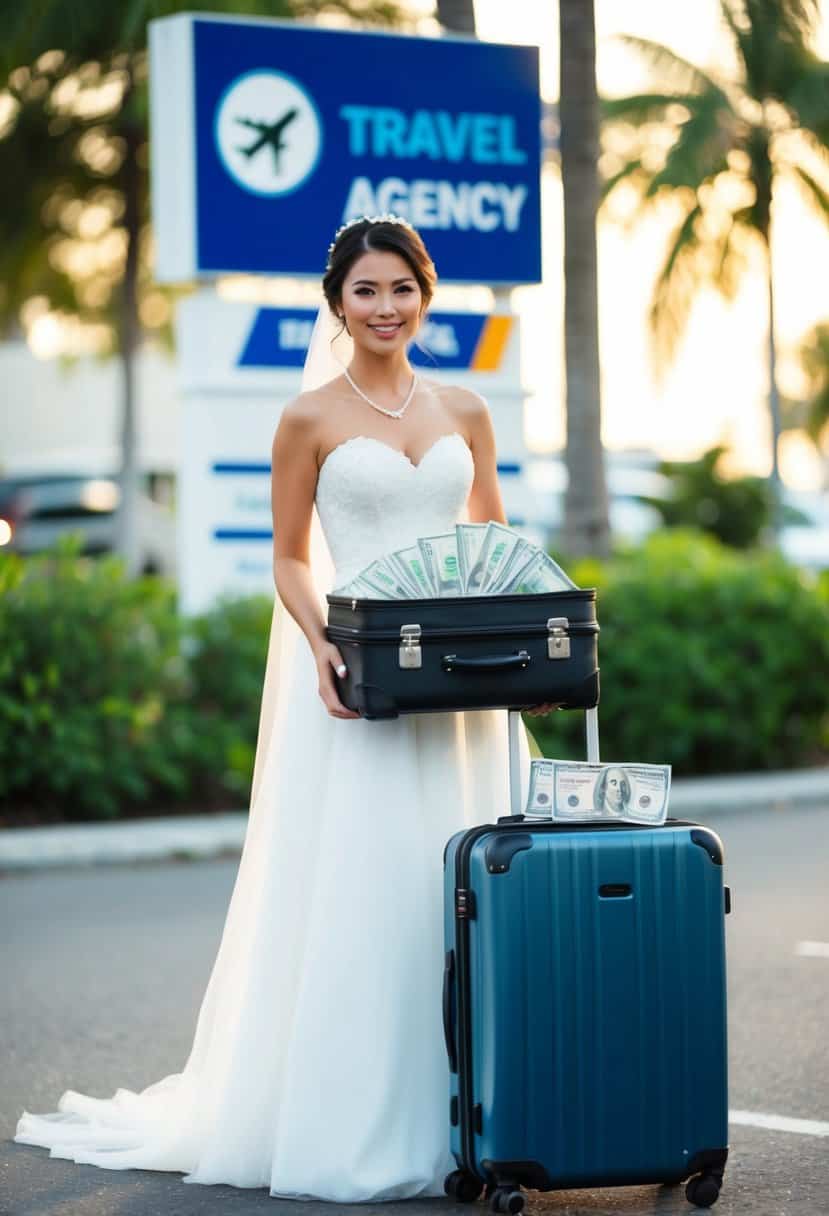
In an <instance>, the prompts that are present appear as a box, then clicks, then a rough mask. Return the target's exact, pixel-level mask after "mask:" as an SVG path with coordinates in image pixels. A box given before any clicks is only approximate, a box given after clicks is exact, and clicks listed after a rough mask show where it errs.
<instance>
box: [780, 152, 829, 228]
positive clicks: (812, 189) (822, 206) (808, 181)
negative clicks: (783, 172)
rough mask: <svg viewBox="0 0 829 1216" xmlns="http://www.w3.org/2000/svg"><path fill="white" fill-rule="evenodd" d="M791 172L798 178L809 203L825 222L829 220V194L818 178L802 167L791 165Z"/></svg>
mask: <svg viewBox="0 0 829 1216" xmlns="http://www.w3.org/2000/svg"><path fill="white" fill-rule="evenodd" d="M789 170H790V172H791V173H793V174H794V176H795V177H796V178H797V180H798V182H799V183H800V186H801V187H802V189H803V193H804V194H805V195H806V198H807V199H808V201H809V202H810V203H811V204H812V206H813V207H815V208H816V210H817V211H819V212H820V213H821V215H822V216H823V218H824V219H825V220H829V193H828V192H827V191H826V190H824V188H823V186H821V184H820V182H819V181H818V180H817V178H815V177H813V176H812V174H811V173H810V172H809V171H808V169H804V168H803V166H802V165H790V166H789Z"/></svg>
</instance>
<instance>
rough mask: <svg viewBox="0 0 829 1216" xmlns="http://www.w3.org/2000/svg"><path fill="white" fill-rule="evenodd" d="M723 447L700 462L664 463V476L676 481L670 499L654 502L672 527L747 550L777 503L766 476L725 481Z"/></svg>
mask: <svg viewBox="0 0 829 1216" xmlns="http://www.w3.org/2000/svg"><path fill="white" fill-rule="evenodd" d="M726 450H727V449H726V448H725V447H723V446H722V445H720V446H718V447H713V448H710V449H709V450H708V451H707V452H704V453H703V454H702V456H700V457H699V459H698V460H678V461H672V460H664V461H662V463H661V464H660V465H659V471H660V473H662V474H664V476H665V477H667V478H669V480H670V482H671V495H670V497H669V498H665V499H663V498H649V497H646V496H644V495H643V496H642V501H643V502H646V503H649V504H650V506H652V507H655V508H656V510H657V511H659V513H660V515H661V516H662V519H663V520H664V522H665V525H666V526H667V527H669V528H699V529H701V530H702V531H704V532H708V533H710V534H711V535H712V536H715V537H716V538H717V539H718V540H721V541H722V542H723V543H724V544H726V545H733V546H734V547H735V548H737V549H746V548H749V547H750V546H751V545H755V544H757V542H758V541H759V540H760V539H761V537H762V536H763V535H764V533H765V532H766V531H767V530H768V528H769V526H770V524H771V520H772V512H773V504H774V500H773V497H772V492H771V487H770V483H769V481H768V480H767V479H766V478H764V477H731V478H726V477H723V476H721V474H720V472H719V466H720V464H721V462H722V458H723V456H724V455H725V453H726Z"/></svg>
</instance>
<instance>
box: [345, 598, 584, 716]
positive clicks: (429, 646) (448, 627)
mask: <svg viewBox="0 0 829 1216" xmlns="http://www.w3.org/2000/svg"><path fill="white" fill-rule="evenodd" d="M327 600H328V625H327V629H326V634H327V637H328V639H329V641H331V642H336V644H337V646H338V647H339V649H340V651H341V653H342V656H343V659H344V661H345V663H346V667H347V674H346V676H345V677H344V678H342V679H339V678H338V679H337V691H338V693H339V696H340V700H341V701H342V702H343V704H344V705H347V706H348V708H349V709H354V710H357V711H358V712H359V713H360V714H361V715H362V716H363V717H365V718H396V717H397V716H398V715H399V714H401V713H439V712H445V711H450V710H464V709H487V708H496V707H500V706H505V705H506V706H512V707H514V708H516V709H520V708H524V709H526V708H529V707H530V706H531V705H539V704H542V703H543V702H548V701H549V702H555V703H559V704H562V705H563V706H565V707H566V708H568V709H587V708H590V707H592V706H595V705H596V704H597V703H598V700H599V667H598V659H597V635H598V632H599V626H598V623H597V621H596V592H595V589H588V590H572V591H551V592H543V593H541V594H537V595H479V596H447V597H443V598H434V599H412V600H381V599H376V600H371V599H352V598H350V597H346V596H340V595H328V596H327Z"/></svg>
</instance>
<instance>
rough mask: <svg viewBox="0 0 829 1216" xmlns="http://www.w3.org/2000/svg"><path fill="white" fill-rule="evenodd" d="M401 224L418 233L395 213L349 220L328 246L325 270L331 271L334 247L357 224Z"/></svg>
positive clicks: (404, 218)
mask: <svg viewBox="0 0 829 1216" xmlns="http://www.w3.org/2000/svg"><path fill="white" fill-rule="evenodd" d="M366 222H368V223H369V224H400V225H401V227H403V228H408V229H409V230H410V231H411V232H416V231H417V230H416V228H415V226H414V224H411V223H409V221H408V220H407V219H406V217H405V216H403V215H396V214H395V213H394V211H384V212H383V214H382V215H358V216H357V217H356V219H353V220H349V221H348V223H347V224H341V225H340V227H339V228H338V229H337V231H336V232H335V233H334V239H333V241H332V242H331V244H330V245H329V246H328V260H327V261H326V263H325V269H326V270H330V269H331V255H332V253H333V252H334V246H335V245H336V244H337V241H338V240H339V239H340V237H341V236H342V234H343V233H344V232H346V231H347V230H348V229H349V228H353V227H354V225H355V224H364V223H366Z"/></svg>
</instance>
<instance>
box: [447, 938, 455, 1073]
mask: <svg viewBox="0 0 829 1216" xmlns="http://www.w3.org/2000/svg"><path fill="white" fill-rule="evenodd" d="M454 981H455V951H454V950H449V951H447V954H446V963H445V965H444V968H443V1038H444V1041H445V1043H446V1054H447V1056H448V1057H449V1071H450V1072H457V1071H458V1053H457V1049H456V1047H455V1033H454V1029H453V1027H452V987H453V985H454Z"/></svg>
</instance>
